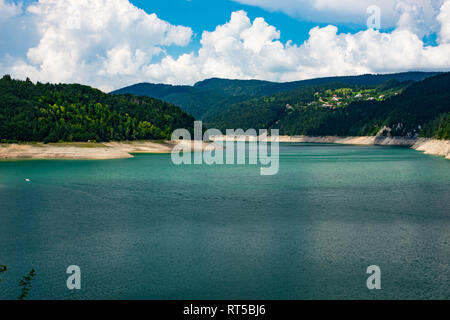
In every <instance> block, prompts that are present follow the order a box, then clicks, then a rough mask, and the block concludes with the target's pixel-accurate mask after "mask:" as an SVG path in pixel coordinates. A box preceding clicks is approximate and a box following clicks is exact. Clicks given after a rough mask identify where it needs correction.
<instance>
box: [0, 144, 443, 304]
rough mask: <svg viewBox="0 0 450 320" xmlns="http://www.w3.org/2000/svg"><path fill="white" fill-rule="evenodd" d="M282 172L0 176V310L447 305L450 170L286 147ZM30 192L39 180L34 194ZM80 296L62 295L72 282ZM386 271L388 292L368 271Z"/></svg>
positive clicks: (74, 167)
mask: <svg viewBox="0 0 450 320" xmlns="http://www.w3.org/2000/svg"><path fill="white" fill-rule="evenodd" d="M280 152H281V159H280V172H279V174H278V175H276V176H260V175H259V168H260V166H256V165H246V166H243V165H240V166H237V165H236V166H232V165H231V166H230V165H228V166H226V165H224V166H207V165H201V166H175V165H173V164H172V162H171V159H170V155H137V156H136V157H135V158H133V159H125V160H108V161H36V160H34V161H13V162H0V204H1V206H0V264H6V265H8V267H9V270H8V272H7V273H6V274H5V275H3V280H4V281H3V282H1V283H0V299H2V298H3V299H14V298H15V297H16V296H17V295H18V293H19V289H18V287H17V281H18V279H19V278H20V277H21V276H23V275H24V274H25V273H27V272H28V271H29V270H30V269H31V268H35V269H36V271H37V274H38V275H37V278H36V279H35V281H34V284H33V289H32V291H31V294H30V298H32V299H88V298H89V299H343V298H346V299H397V298H403V299H430V298H436V299H440V298H446V299H449V298H450V289H449V283H450V267H449V261H450V162H449V161H448V160H445V159H443V158H440V157H435V156H428V155H424V154H422V153H420V152H417V151H414V150H411V149H407V148H401V147H376V146H368V147H365V146H364V147H361V146H342V145H315V144H283V145H282V146H281V150H280ZM25 179H31V182H26V181H25ZM73 264H74V265H78V266H80V267H81V270H82V290H81V291H69V290H67V288H66V279H67V275H66V273H65V271H66V268H67V267H68V266H69V265H73ZM370 265H378V266H380V267H381V270H382V290H379V291H369V290H368V289H367V287H366V279H367V277H368V275H367V274H366V268H367V267H368V266H370Z"/></svg>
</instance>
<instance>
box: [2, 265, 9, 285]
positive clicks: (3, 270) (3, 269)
mask: <svg viewBox="0 0 450 320" xmlns="http://www.w3.org/2000/svg"><path fill="white" fill-rule="evenodd" d="M6 270H8V268H7V267H6V266H4V265H2V264H0V275H1V274H2V273H5V272H6ZM0 282H2V278H0Z"/></svg>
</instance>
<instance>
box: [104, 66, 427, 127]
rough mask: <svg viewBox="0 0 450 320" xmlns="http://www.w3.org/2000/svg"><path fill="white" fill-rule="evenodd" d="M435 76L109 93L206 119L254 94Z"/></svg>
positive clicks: (225, 83)
mask: <svg viewBox="0 0 450 320" xmlns="http://www.w3.org/2000/svg"><path fill="white" fill-rule="evenodd" d="M433 75H436V73H435V72H434V73H433V72H406V73H397V74H385V75H361V76H345V77H328V78H317V79H310V80H302V81H294V82H286V83H276V82H269V81H260V80H228V79H217V78H213V79H207V80H204V81H201V82H198V83H196V84H195V85H194V86H172V85H165V84H151V83H140V84H135V85H132V86H129V87H126V88H122V89H119V90H116V91H113V92H112V94H134V95H138V96H148V97H153V98H156V99H161V100H164V101H166V102H170V103H173V104H175V105H178V106H180V107H181V108H182V109H183V110H184V111H186V112H187V113H189V114H192V115H193V116H194V117H195V118H197V119H202V120H206V121H208V120H210V119H212V118H214V117H215V116H216V115H217V113H220V112H223V111H224V110H225V109H227V108H228V107H230V106H232V105H233V104H235V103H239V102H243V101H246V100H249V99H252V98H255V97H262V96H270V95H274V94H276V93H281V92H288V91H292V90H295V89H298V88H301V87H306V86H318V85H326V84H330V83H341V84H346V85H351V86H376V85H380V84H382V83H385V82H387V81H390V80H396V81H399V82H405V81H420V80H423V79H425V78H427V77H430V76H433Z"/></svg>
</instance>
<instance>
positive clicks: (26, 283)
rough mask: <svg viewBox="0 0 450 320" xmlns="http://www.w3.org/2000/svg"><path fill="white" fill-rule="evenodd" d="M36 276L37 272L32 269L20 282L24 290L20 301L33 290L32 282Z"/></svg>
mask: <svg viewBox="0 0 450 320" xmlns="http://www.w3.org/2000/svg"><path fill="white" fill-rule="evenodd" d="M35 276H36V271H35V270H34V269H31V271H30V272H29V273H28V274H27V275H26V276H24V277H23V278H22V280H20V281H19V287H21V288H22V292H21V293H20V295H19V297H18V298H17V299H18V300H24V299H25V298H26V297H27V296H28V294H29V293H30V290H31V282H32V281H33V279H34V277H35Z"/></svg>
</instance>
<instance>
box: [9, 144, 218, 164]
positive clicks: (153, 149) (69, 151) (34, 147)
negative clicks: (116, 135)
mask: <svg viewBox="0 0 450 320" xmlns="http://www.w3.org/2000/svg"><path fill="white" fill-rule="evenodd" d="M179 143H186V144H191V146H192V150H193V151H202V150H204V149H205V148H206V147H207V146H208V145H209V143H203V144H202V146H201V149H199V150H197V149H198V148H196V146H195V145H194V143H193V142H191V141H185V142H183V141H162V142H155V141H130V142H105V143H50V144H44V143H23V144H0V160H27V159H36V160H59V159H62V160H108V159H109V160H111V159H127V158H133V155H132V154H136V153H148V154H158V153H159V154H162V153H171V152H172V149H173V148H174V147H175V145H177V144H179Z"/></svg>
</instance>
